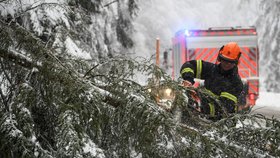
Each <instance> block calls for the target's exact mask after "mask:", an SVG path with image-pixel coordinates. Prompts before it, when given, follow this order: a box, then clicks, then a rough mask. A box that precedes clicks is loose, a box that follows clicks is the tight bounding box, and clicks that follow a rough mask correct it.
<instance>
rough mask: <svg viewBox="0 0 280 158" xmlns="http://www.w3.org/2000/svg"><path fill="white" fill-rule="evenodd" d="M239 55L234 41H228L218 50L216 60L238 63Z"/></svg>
mask: <svg viewBox="0 0 280 158" xmlns="http://www.w3.org/2000/svg"><path fill="white" fill-rule="evenodd" d="M240 56H241V52H240V47H239V46H238V44H237V43H236V42H229V43H227V44H226V45H224V46H222V47H221V48H220V50H219V55H218V61H221V60H226V61H229V62H235V63H238V60H239V58H240Z"/></svg>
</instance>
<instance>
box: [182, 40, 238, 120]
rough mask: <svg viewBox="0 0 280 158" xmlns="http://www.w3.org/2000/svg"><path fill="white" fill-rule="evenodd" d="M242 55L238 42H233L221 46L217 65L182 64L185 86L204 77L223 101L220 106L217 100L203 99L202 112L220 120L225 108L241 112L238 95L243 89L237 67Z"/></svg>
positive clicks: (207, 63) (193, 62)
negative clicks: (207, 100) (195, 79)
mask: <svg viewBox="0 0 280 158" xmlns="http://www.w3.org/2000/svg"><path fill="white" fill-rule="evenodd" d="M240 56H241V52H240V47H239V46H238V44H237V43H235V42H229V43H227V44H226V45H224V46H222V47H221V48H220V50H219V53H218V57H217V63H216V64H213V63H210V62H206V61H203V60H191V61H187V62H185V63H184V64H183V65H182V67H181V71H180V73H181V76H182V78H183V79H184V85H188V86H192V85H193V84H194V78H198V79H203V80H204V86H205V88H206V89H207V90H209V91H210V93H211V94H213V95H214V96H216V97H217V98H218V99H219V101H220V104H219V105H218V104H217V103H214V102H206V103H205V99H204V100H203V98H202V107H201V112H202V113H204V114H209V115H210V116H211V117H212V118H217V119H220V118H221V117H222V114H223V113H224V111H225V112H226V113H234V112H237V109H238V107H237V102H238V97H239V95H240V93H241V91H242V88H243V83H242V81H241V79H240V76H239V74H238V67H237V64H238V60H239V58H240ZM220 106H222V107H220ZM223 109H224V110H223Z"/></svg>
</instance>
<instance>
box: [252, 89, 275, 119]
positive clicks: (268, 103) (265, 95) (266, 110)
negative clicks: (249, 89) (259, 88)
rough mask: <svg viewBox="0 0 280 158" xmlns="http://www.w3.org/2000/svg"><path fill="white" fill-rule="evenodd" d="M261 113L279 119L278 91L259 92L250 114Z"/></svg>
mask: <svg viewBox="0 0 280 158" xmlns="http://www.w3.org/2000/svg"><path fill="white" fill-rule="evenodd" d="M257 113H260V114H263V115H265V116H267V117H275V118H278V119H280V93H272V92H260V95H259V99H258V100H257V102H256V105H255V106H254V107H253V109H252V114H257Z"/></svg>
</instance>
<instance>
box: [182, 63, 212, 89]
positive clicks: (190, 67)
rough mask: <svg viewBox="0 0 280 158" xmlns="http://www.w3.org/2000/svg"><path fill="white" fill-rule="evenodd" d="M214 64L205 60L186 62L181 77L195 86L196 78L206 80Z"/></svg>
mask: <svg viewBox="0 0 280 158" xmlns="http://www.w3.org/2000/svg"><path fill="white" fill-rule="evenodd" d="M212 65H213V64H212V63H210V62H206V61H203V60H191V61H187V62H185V63H184V64H183V65H182V67H181V71H180V73H181V76H182V78H183V79H184V80H187V81H189V82H191V83H192V84H194V78H197V79H206V78H207V77H208V73H209V71H210V69H211V66H212Z"/></svg>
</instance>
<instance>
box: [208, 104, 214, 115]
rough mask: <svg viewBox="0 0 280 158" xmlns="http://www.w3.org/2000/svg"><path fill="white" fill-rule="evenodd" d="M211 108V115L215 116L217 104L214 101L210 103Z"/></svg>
mask: <svg viewBox="0 0 280 158" xmlns="http://www.w3.org/2000/svg"><path fill="white" fill-rule="evenodd" d="M208 105H209V109H210V116H212V117H214V116H215V106H214V104H213V103H209V104H208Z"/></svg>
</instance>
